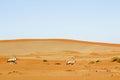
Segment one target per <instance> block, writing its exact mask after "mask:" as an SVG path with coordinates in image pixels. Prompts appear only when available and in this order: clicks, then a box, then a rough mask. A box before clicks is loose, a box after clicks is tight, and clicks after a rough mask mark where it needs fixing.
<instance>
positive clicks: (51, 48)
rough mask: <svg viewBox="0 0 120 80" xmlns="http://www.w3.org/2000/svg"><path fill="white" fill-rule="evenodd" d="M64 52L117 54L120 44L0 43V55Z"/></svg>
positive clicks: (7, 41) (39, 41)
mask: <svg viewBox="0 0 120 80" xmlns="http://www.w3.org/2000/svg"><path fill="white" fill-rule="evenodd" d="M65 50H66V51H74V52H79V53H93V52H94V53H119V51H120V44H106V43H93V42H84V41H74V40H64V39H46V40H44V39H43V40H42V39H41V40H39V39H38V40H37V39H36V40H34V39H33V40H5V41H2V40H1V41H0V55H6V54H7V55H8V54H12V55H13V54H30V53H55V52H61V51H65Z"/></svg>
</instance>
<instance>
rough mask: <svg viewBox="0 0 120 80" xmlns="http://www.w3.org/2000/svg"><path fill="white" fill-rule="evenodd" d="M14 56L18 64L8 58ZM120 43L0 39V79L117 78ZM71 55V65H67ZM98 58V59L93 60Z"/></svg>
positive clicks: (91, 79)
mask: <svg viewBox="0 0 120 80" xmlns="http://www.w3.org/2000/svg"><path fill="white" fill-rule="evenodd" d="M14 56H16V57H17V59H18V60H17V64H10V63H7V59H8V58H11V57H14ZM115 56H117V57H120V44H106V43H93V42H92V43H91V42H84V41H74V40H63V39H62V40H59V39H46V40H45V39H42V40H6V41H0V80H101V79H103V80H120V63H118V62H111V59H112V58H113V57H115ZM71 57H73V58H74V59H75V60H76V63H75V64H74V65H66V62H67V60H69V59H70V58H71ZM96 61H98V62H96Z"/></svg>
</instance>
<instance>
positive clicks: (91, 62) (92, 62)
mask: <svg viewBox="0 0 120 80" xmlns="http://www.w3.org/2000/svg"><path fill="white" fill-rule="evenodd" d="M99 62H100V60H96V61H90V62H89V64H95V63H99Z"/></svg>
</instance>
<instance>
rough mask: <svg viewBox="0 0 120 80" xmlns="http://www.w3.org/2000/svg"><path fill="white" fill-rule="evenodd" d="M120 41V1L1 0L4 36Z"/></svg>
mask: <svg viewBox="0 0 120 80" xmlns="http://www.w3.org/2000/svg"><path fill="white" fill-rule="evenodd" d="M16 38H17V39H18V38H68V39H77V40H85V41H98V42H108V43H120V0H0V39H1V40H4V39H16Z"/></svg>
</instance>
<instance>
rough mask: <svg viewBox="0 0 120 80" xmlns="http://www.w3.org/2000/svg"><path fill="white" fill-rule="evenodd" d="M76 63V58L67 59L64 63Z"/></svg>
mask: <svg viewBox="0 0 120 80" xmlns="http://www.w3.org/2000/svg"><path fill="white" fill-rule="evenodd" d="M75 63H76V60H75V59H74V58H72V59H70V60H68V61H67V63H66V65H74V64H75Z"/></svg>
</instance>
